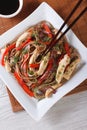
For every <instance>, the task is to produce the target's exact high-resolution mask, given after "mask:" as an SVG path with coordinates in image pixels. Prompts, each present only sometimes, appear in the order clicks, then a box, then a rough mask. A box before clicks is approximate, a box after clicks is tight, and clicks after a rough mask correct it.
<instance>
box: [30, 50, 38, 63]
mask: <svg viewBox="0 0 87 130" xmlns="http://www.w3.org/2000/svg"><path fill="white" fill-rule="evenodd" d="M38 55H39V53H38V50H37V48H36V49H35V50H34V52H33V55H32V56H31V57H30V60H29V64H32V63H34V62H35V60H36V58H37V57H38Z"/></svg>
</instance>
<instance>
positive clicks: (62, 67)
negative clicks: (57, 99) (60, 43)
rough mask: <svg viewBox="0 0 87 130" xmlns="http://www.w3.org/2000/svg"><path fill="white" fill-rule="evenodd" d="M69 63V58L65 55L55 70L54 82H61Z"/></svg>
mask: <svg viewBox="0 0 87 130" xmlns="http://www.w3.org/2000/svg"><path fill="white" fill-rule="evenodd" d="M69 63H70V57H69V56H68V54H66V55H64V58H63V59H62V60H61V61H60V62H59V66H58V68H57V73H56V81H57V83H58V84H59V83H60V82H61V80H62V78H63V74H64V70H65V68H66V66H67V65H68V64H69Z"/></svg>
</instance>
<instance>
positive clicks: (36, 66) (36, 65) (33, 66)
mask: <svg viewBox="0 0 87 130" xmlns="http://www.w3.org/2000/svg"><path fill="white" fill-rule="evenodd" d="M39 65H40V64H37V63H35V64H29V67H30V68H39Z"/></svg>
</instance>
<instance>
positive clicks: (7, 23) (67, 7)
mask: <svg viewBox="0 0 87 130" xmlns="http://www.w3.org/2000/svg"><path fill="white" fill-rule="evenodd" d="M44 1H45V2H47V3H48V4H49V5H50V6H51V7H52V8H54V10H55V11H56V12H57V13H58V14H59V15H60V16H61V17H62V18H63V19H64V20H65V19H66V17H67V16H68V14H69V13H70V11H71V10H72V8H73V7H74V6H75V4H76V3H77V2H78V0H61V1H60V0H37V1H36V0H24V5H23V9H22V11H21V12H20V13H19V14H18V15H17V16H15V17H14V18H10V19H5V18H0V35H1V34H3V33H4V32H6V31H7V30H8V29H10V28H11V27H13V26H15V25H16V24H17V23H19V22H21V21H22V20H23V19H24V18H26V17H27V16H28V15H30V14H31V13H32V12H33V11H34V10H35V9H36V8H37V7H38V6H39V5H40V4H41V3H42V2H44ZM85 6H87V0H83V2H82V4H81V6H80V7H79V8H78V10H77V11H76V13H75V14H74V16H73V17H72V18H71V20H70V21H69V22H68V24H70V23H71V22H72V20H73V19H74V18H75V17H76V16H77V15H78V14H79V13H80V11H81V10H82V9H83V8H84V7H85ZM72 30H73V31H74V33H75V34H76V36H77V37H78V38H79V39H80V40H81V41H82V43H83V44H84V45H85V46H86V47H87V13H85V14H84V15H83V16H82V17H81V19H80V20H79V21H78V22H77V23H76V24H75V25H74V27H73V28H72ZM84 90H87V80H85V81H84V82H83V83H82V84H81V85H79V86H78V87H77V88H76V89H75V90H73V91H72V92H70V93H69V94H68V95H70V94H73V93H77V92H80V91H84ZM8 94H9V98H10V101H11V105H12V110H13V111H19V110H22V109H23V108H22V107H21V105H20V104H19V103H18V102H17V101H16V99H15V98H14V97H13V96H12V94H11V93H10V92H9V90H8Z"/></svg>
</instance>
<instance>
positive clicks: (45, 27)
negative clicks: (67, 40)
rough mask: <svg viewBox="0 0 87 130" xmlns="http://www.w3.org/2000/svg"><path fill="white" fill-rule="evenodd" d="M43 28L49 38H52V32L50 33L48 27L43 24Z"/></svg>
mask: <svg viewBox="0 0 87 130" xmlns="http://www.w3.org/2000/svg"><path fill="white" fill-rule="evenodd" d="M43 27H44V29H45V30H46V32H47V34H48V36H49V37H50V38H52V32H51V30H50V28H49V26H48V25H47V24H45V23H44V24H43Z"/></svg>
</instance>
